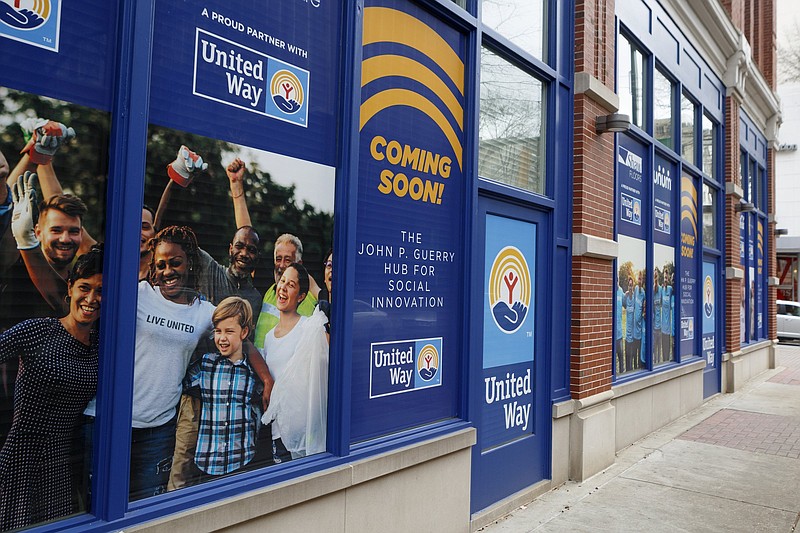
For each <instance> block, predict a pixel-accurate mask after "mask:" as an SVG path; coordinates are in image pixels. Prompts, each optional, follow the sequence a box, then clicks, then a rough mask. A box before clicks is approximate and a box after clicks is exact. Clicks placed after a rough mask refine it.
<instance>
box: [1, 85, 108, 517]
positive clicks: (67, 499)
mask: <svg viewBox="0 0 800 533" xmlns="http://www.w3.org/2000/svg"><path fill="white" fill-rule="evenodd" d="M43 74H44V73H43ZM0 100H1V101H2V102H3V105H2V110H0V119H1V120H0V124H1V125H0V153H3V154H5V156H6V157H7V158H8V164H9V166H10V167H11V168H12V169H13V170H12V173H13V174H12V176H10V177H12V178H13V181H14V182H16V180H17V178H18V177H19V175H20V174H21V173H23V172H25V173H27V171H31V172H35V171H37V169H38V171H39V173H40V175H41V177H42V178H44V169H45V168H49V169H50V170H49V172H48V174H49V177H50V179H48V180H44V179H40V180H39V181H38V182H37V181H36V180H31V181H30V182H29V183H27V184H26V189H27V186H30V188H31V191H30V195H29V194H23V196H22V198H21V199H18V200H17V205H16V206H15V207H18V208H22V209H23V211H22V213H23V216H22V217H19V218H18V220H17V221H16V223H17V224H21V226H18V229H19V228H20V227H21V229H22V231H19V232H15V233H17V235H16V236H12V232H11V231H10V230H7V228H8V226H3V231H4V232H5V235H4V236H5V239H2V240H3V244H4V245H5V244H7V243H9V244H10V245H11V246H10V247H6V246H2V252H0V360H2V361H3V363H2V365H0V445H2V447H3V449H2V457H3V467H2V492H3V496H2V501H3V505H2V513H1V514H2V518H0V529H3V530H7V529H14V530H16V529H17V528H21V527H29V526H33V525H36V524H38V523H40V522H43V521H52V520H56V519H59V518H63V517H66V516H69V515H73V514H76V513H79V512H85V511H90V510H91V509H90V502H89V472H90V469H91V464H92V448H91V442H92V440H91V437H90V435H91V428H92V426H93V421H94V414H95V403H96V402H95V401H94V397H95V394H96V391H97V382H98V368H99V357H100V356H99V342H100V334H101V333H100V331H99V323H100V322H99V320H100V314H101V309H102V305H101V304H102V293H103V290H102V289H103V283H104V279H103V274H102V272H103V251H102V247H101V246H95V241H97V242H100V243H102V242H103V241H104V240H105V238H104V231H105V230H104V220H105V215H106V209H105V197H106V174H107V168H108V167H107V165H108V161H107V159H106V158H107V156H108V143H109V127H110V117H109V114H108V113H107V112H105V111H100V110H98V109H93V108H89V107H85V106H83V105H77V104H74V103H71V102H67V101H63V100H56V99H53V98H48V97H44V96H40V95H37V94H32V93H27V92H22V91H16V90H12V89H5V88H2V87H0ZM39 113H46V115H41V116H43V117H44V120H43V119H41V118H36V117H37V116H39ZM54 132H55V133H54ZM34 133H35V135H37V136H42V135H45V134H47V135H55V136H54V137H53V138H54V139H58V140H59V142H58V146H60V147H61V148H60V150H58V151H57V152H55V154H53V153H50V154H47V153H45V152H42V151H38V150H36V149H35V148H31V150H30V152H29V154H30V156H29V157H30V159H28V156H22V155H20V150H21V149H22V148H23V147H24V146H25V145H26V142H25V139H24V138H23V134H25V135H32V134H34ZM72 137H74V139H72ZM36 146H37V147H41V143H37V144H36ZM11 183H12V182H11V180H9V183H8V185H11ZM6 191H7V189H6V185H5V182H3V184H2V192H0V197H2V200H0V201H2V202H3V203H0V205H2V206H3V207H4V208H7V207H9V206H10V204H11V200H12V199H11V198H10V197H6ZM34 193H35V194H34ZM36 195H38V197H39V198H47V201H46V202H44V203H42V204H40V207H39V214H38V217H36V218H33V217H26V216H24V213H25V212H26V211H27V212H31V213H32V212H33V210H34V209H36V205H35V199H36V197H37V196H36ZM3 204H5V205H3ZM17 214H18V213H17ZM0 219H4V221H5V223H6V224H8V223H9V222H10V220H11V212H6V216H5V217H0ZM34 223H35V224H36V228H37V230H38V231H36V232H35V234H34ZM0 236H2V235H0ZM15 240H16V241H17V242H16V246H15V242H14V241H15ZM17 247H19V248H20V249H22V250H26V252H25V258H29V259H30V258H34V257H36V258H38V259H37V260H36V261H34V262H32V263H31V264H30V267H29V269H26V266H25V262H24V261H23V257H22V256H21V255H20V252H19V251H18V250H17ZM68 279H69V280H70V282H69V283H68V282H67V280H68ZM105 281H106V286H108V283H107V280H105ZM89 415H91V416H89ZM45 488H46V489H47V490H43V489H45Z"/></svg>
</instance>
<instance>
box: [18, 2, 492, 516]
mask: <svg viewBox="0 0 800 533" xmlns="http://www.w3.org/2000/svg"><path fill="white" fill-rule="evenodd" d="M424 4H425V7H426V8H428V9H429V10H430V11H431V12H432V13H434V14H436V15H437V16H439V17H441V18H443V19H445V20H447V21H448V22H449V23H450V24H452V25H453V26H456V27H458V28H460V29H461V30H462V31H469V30H470V29H472V30H473V31H472V32H471V33H470V36H469V39H471V40H472V41H473V42H474V41H475V32H474V28H475V26H476V20H475V18H474V17H472V16H471V15H469V14H467V13H465V12H464V11H463V10H462V9H461V8H459V7H458V6H457V5H455V4H453V3H451V2H449V1H448V0H428V1H427V2H424ZM363 9H364V2H363V0H345V1H344V2H343V3H342V6H341V13H342V27H341V29H340V39H341V42H342V43H343V46H344V53H343V55H342V58H343V59H342V64H341V65H340V72H341V76H340V77H341V80H342V82H341V86H340V105H339V109H338V110H337V115H338V116H339V117H340V124H339V128H338V137H339V139H338V142H339V144H340V146H339V151H338V154H339V155H338V160H337V163H336V174H337V176H338V178H337V187H336V193H335V194H336V196H335V204H336V206H337V216H336V217H335V220H334V235H335V241H336V242H340V243H352V242H353V235H354V234H355V226H356V219H355V216H348V213H355V211H356V204H357V195H356V192H357V180H356V179H354V178H352V176H356V175H357V168H358V143H359V135H358V131H359V128H358V117H359V112H358V110H359V107H360V88H361V83H360V82H361V73H360V64H361V35H362V29H363V20H362V18H361V17H362V14H363ZM154 13H155V1H154V0H139V1H136V0H122V1H121V2H120V8H119V14H118V21H117V35H116V46H115V51H116V54H117V59H118V61H117V68H116V76H115V81H116V85H115V87H114V90H113V99H112V110H111V117H112V129H111V141H110V143H111V145H110V161H109V173H108V189H107V198H106V205H107V226H106V237H107V240H106V248H105V250H106V254H105V257H106V259H105V261H106V265H105V267H104V270H105V275H106V276H107V277H108V279H113V280H115V282H114V283H109V284H107V286H106V290H105V294H104V306H103V307H104V312H103V315H102V317H101V328H102V329H103V331H104V332H106V334H105V335H103V336H102V338H101V354H103V355H102V357H101V367H100V378H99V382H98V403H97V405H98V412H97V417H96V426H95V427H96V431H95V432H94V443H93V444H94V450H95V456H94V457H93V470H94V476H93V486H92V492H93V505H94V507H93V509H92V511H91V513H90V514H88V513H87V514H82V515H79V516H75V517H70V518H66V519H63V520H59V521H57V522H54V523H50V524H45V525H42V526H38V527H35V528H34V530H35V531H42V532H56V531H59V532H60V531H92V532H104V531H118V530H120V529H122V528H125V527H130V526H133V525H136V524H140V523H142V522H145V521H149V520H153V519H156V518H160V517H163V516H166V515H169V514H173V513H176V512H181V511H185V510H187V509H190V508H193V507H196V506H200V505H203V504H207V503H210V502H213V501H217V500H220V499H223V498H228V497H231V496H235V495H239V494H242V493H244V492H247V491H252V490H255V489H259V488H263V487H264V486H268V485H272V484H276V483H279V482H282V481H287V480H291V479H294V478H297V477H300V476H302V475H305V474H310V473H314V472H317V471H320V470H322V469H327V468H332V467H335V466H338V465H342V464H346V463H349V462H352V461H354V460H357V459H359V458H363V457H367V456H371V455H375V454H377V453H381V452H386V451H390V450H394V449H398V448H401V447H404V446H407V445H410V444H414V443H418V442H421V441H423V440H427V439H430V438H434V437H437V436H440V435H444V434H448V433H452V432H454V431H457V430H459V429H462V428H464V427H469V423H467V422H465V421H464V419H463V418H464V415H463V414H464V413H465V404H466V398H467V390H466V383H467V380H466V371H467V366H468V365H467V364H466V361H465V359H466V356H462V357H463V358H464V359H463V360H462V363H461V365H460V367H461V372H460V374H461V376H460V380H461V383H462V384H463V385H462V387H461V395H460V400H459V404H460V405H459V407H458V412H459V413H461V418H459V419H454V420H449V421H444V422H439V423H433V424H428V425H426V426H424V427H422V428H409V429H408V430H405V431H402V432H400V433H397V434H393V435H389V436H384V437H380V438H376V439H372V440H370V441H368V442H364V443H360V444H358V445H351V443H350V404H351V387H350V369H351V360H352V356H351V353H350V350H349V348H348V347H349V346H351V340H352V309H351V303H350V302H351V301H352V299H353V287H354V285H355V274H354V272H353V269H352V268H350V265H352V264H353V263H354V260H355V248H354V247H353V246H347V247H345V246H342V247H338V248H337V250H336V251H335V252H334V253H335V262H336V264H337V266H338V267H339V270H340V271H341V272H342V274H341V275H338V276H337V277H336V280H335V281H334V283H335V286H336V288H335V290H336V291H337V293H338V294H342V295H343V297H342V298H337V299H336V300H335V301H334V302H333V313H335V315H336V316H337V317H338V318H337V322H336V325H335V335H333V336H332V344H331V350H332V357H331V362H330V388H329V395H330V398H332V399H335V401H331V402H329V421H330V422H329V425H328V426H329V434H328V452H327V453H325V454H319V455H318V456H314V457H311V458H308V459H306V460H305V461H302V462H301V463H300V464H297V463H294V464H293V463H289V464H286V465H282V466H273V467H270V468H267V469H261V470H258V471H254V472H247V473H242V474H238V475H236V476H232V477H229V478H224V479H220V480H217V481H214V482H211V483H207V484H203V485H198V486H194V487H189V488H185V489H182V490H180V491H176V492H174V493H169V494H166V495H161V496H159V497H156V498H149V499H146V500H141V501H137V502H129V501H128V481H129V480H128V468H127V464H128V461H129V458H130V437H131V425H130V413H131V404H132V398H133V360H134V353H133V351H134V348H133V347H134V344H135V342H134V341H135V317H136V296H135V295H136V280H137V277H138V258H139V252H138V249H136V248H134V243H138V242H139V235H140V223H141V220H140V217H141V205H142V200H143V191H144V176H145V154H146V149H147V129H148V125H149V121H148V113H147V109H148V105H149V94H150V68H151V49H152V43H153V19H154ZM475 49H476V47H475V46H474V45H472V46H470V50H471V52H470V57H468V58H467V62H468V65H467V67H468V69H467V72H468V74H467V76H468V77H469V76H472V77H476V76H475V69H476V66H475V65H476V64H477V59H476V57H475V56H474V50H475ZM468 79H469V78H468ZM476 106H477V104H476V102H475V96H474V94H471V95H468V96H467V106H466V109H470V110H474V109H476ZM474 117H475V115H473V118H474ZM475 136H476V132H475V126H474V120H467V121H466V129H465V138H466V140H467V142H466V150H467V152H466V153H474V152H475V149H474V146H473V145H474V140H473V139H474V137H475ZM469 150H471V152H470V151H469ZM466 160H467V161H468V164H469V161H470V158H466ZM465 190H466V191H467V193H465V194H466V197H467V198H466V200H465V202H466V205H465V209H464V215H463V217H464V218H463V227H465V228H468V227H469V224H470V223H471V220H472V219H471V216H470V213H471V210H472V207H471V206H472V203H471V202H472V200H473V198H474V186H470V185H469V184H468V185H467V186H466V188H465ZM461 244H462V247H461V249H460V250H461V251H463V253H464V257H470V256H469V253H470V240H469V238H468V236H467V235H466V234H465V235H462V237H461ZM464 264H465V266H464V276H463V284H464V289H465V294H466V290H467V288H468V287H469V285H470V281H469V280H470V277H469V261H465V262H464ZM467 324H468V319H467V318H466V315H465V319H464V331H468V330H467ZM464 337H466V336H464ZM462 352H464V353H466V351H462ZM112 354H113V355H112ZM119 465H126V466H125V467H124V468H120V467H119ZM120 471H121V473H120Z"/></svg>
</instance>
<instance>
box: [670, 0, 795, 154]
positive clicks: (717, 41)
mask: <svg viewBox="0 0 800 533" xmlns="http://www.w3.org/2000/svg"><path fill="white" fill-rule="evenodd" d="M660 3H661V5H662V7H663V8H664V11H666V12H667V13H668V14H669V15H670V17H672V19H673V20H674V21H675V23H676V24H677V25H678V27H679V28H681V30H682V31H683V33H684V34H685V35H686V37H687V38H688V39H689V41H690V42H691V43H692V45H693V46H694V47H695V48H696V49H697V51H698V53H699V54H700V55H701V56H702V57H703V59H705V61H706V62H707V63H708V65H709V66H710V67H711V70H713V71H714V72H715V73H716V74H717V76H719V78H720V79H721V80H723V82H724V83H725V86H726V87H727V89H728V96H734V97H736V98H737V100H739V101H740V102H741V104H742V108H743V109H744V111H745V112H746V113H747V115H748V116H749V117H750V118H751V119H752V120H753V121H754V122H755V123H756V124H757V125H758V126H759V128H761V130H762V131H765V132H767V133H768V134H769V135H768V139H769V141H770V143H771V144H774V143H777V139H778V128H779V127H780V123H781V121H782V119H781V113H780V100H779V99H778V97H777V94H776V93H775V92H773V91H772V89H770V87H769V84H767V82H766V80H765V79H764V76H763V74H762V73H761V71H760V70H759V69H758V67H757V66H756V64H755V63H754V62H753V59H752V53H751V48H750V43H748V42H747V39H745V38H744V34H743V33H742V32H741V31H739V30H738V29H737V28H736V26H734V25H733V22H731V19H730V17H729V16H728V13H727V11H725V8H724V7H723V6H722V4H721V3H720V2H719V0H704V1H697V2H687V1H686V0H661V2H660Z"/></svg>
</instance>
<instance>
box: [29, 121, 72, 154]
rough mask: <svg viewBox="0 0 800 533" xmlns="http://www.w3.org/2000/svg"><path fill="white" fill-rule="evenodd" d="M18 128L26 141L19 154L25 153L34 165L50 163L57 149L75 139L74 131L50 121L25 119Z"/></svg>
mask: <svg viewBox="0 0 800 533" xmlns="http://www.w3.org/2000/svg"><path fill="white" fill-rule="evenodd" d="M20 126H22V131H23V135H24V136H25V137H26V139H27V141H28V142H27V144H26V145H25V148H23V149H22V151H21V152H20V153H22V154H24V153H27V154H28V155H29V156H30V158H31V162H32V163H33V164H35V165H46V164H48V163H50V162H51V161H52V160H53V156H54V155H55V153H56V152H57V151H58V149H59V148H61V146H62V145H63V144H65V143H67V142H69V141H70V140H71V139H73V138H74V137H75V130H74V129H72V128H70V127H67V126H65V125H64V124H62V123H60V122H54V121H52V120H44V119H39V118H37V119H27V120H25V121H23V122H22V123H21V124H20Z"/></svg>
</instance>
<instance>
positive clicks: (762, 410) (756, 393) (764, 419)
mask: <svg viewBox="0 0 800 533" xmlns="http://www.w3.org/2000/svg"><path fill="white" fill-rule="evenodd" d="M776 365H777V368H776V369H775V370H769V371H767V372H765V373H763V374H762V375H760V376H758V377H757V378H755V379H754V380H753V381H751V382H750V383H748V384H747V385H746V386H745V387H744V388H743V389H742V390H740V391H737V392H736V393H733V394H725V395H720V396H717V397H715V398H714V399H712V400H711V401H709V402H707V403H706V404H704V405H703V406H701V407H699V408H698V409H696V410H694V411H692V412H691V413H689V414H687V415H685V416H684V417H682V418H680V419H678V420H676V421H675V422H673V423H672V424H670V425H668V426H666V427H664V428H662V429H660V430H658V431H656V432H655V433H652V434H651V435H649V436H647V437H645V438H644V439H642V440H640V441H639V442H637V443H634V444H633V445H631V446H629V447H628V448H626V449H625V450H623V451H621V452H620V453H619V454H617V461H616V463H615V464H614V465H612V466H610V467H609V468H608V469H607V470H605V471H603V472H601V473H600V474H597V475H596V476H594V477H592V478H590V479H589V480H587V481H585V482H583V483H573V482H569V483H567V484H565V485H563V486H561V487H559V488H558V489H556V490H553V491H551V492H549V493H547V494H544V495H542V496H540V497H539V498H538V499H536V500H535V501H533V502H531V503H529V504H528V505H525V506H522V507H520V508H518V509H516V510H515V511H514V512H513V513H512V514H510V515H508V516H506V517H505V518H503V519H501V520H499V521H497V522H495V523H494V524H490V525H488V526H486V527H484V528H482V529H481V530H480V531H482V532H484V533H527V532H530V531H536V532H541V533H550V532H570V533H572V532H589V531H591V532H598V531H601V532H637V533H638V532H660V531H664V532H667V531H685V532H691V533H696V532H748V533H749V532H755V531H759V532H762V531H763V532H792V531H795V529H797V530H798V532H799V533H800V526H799V525H798V521H800V514H798V513H800V346H798V345H794V346H793V345H780V346H778V347H777V363H776Z"/></svg>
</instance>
